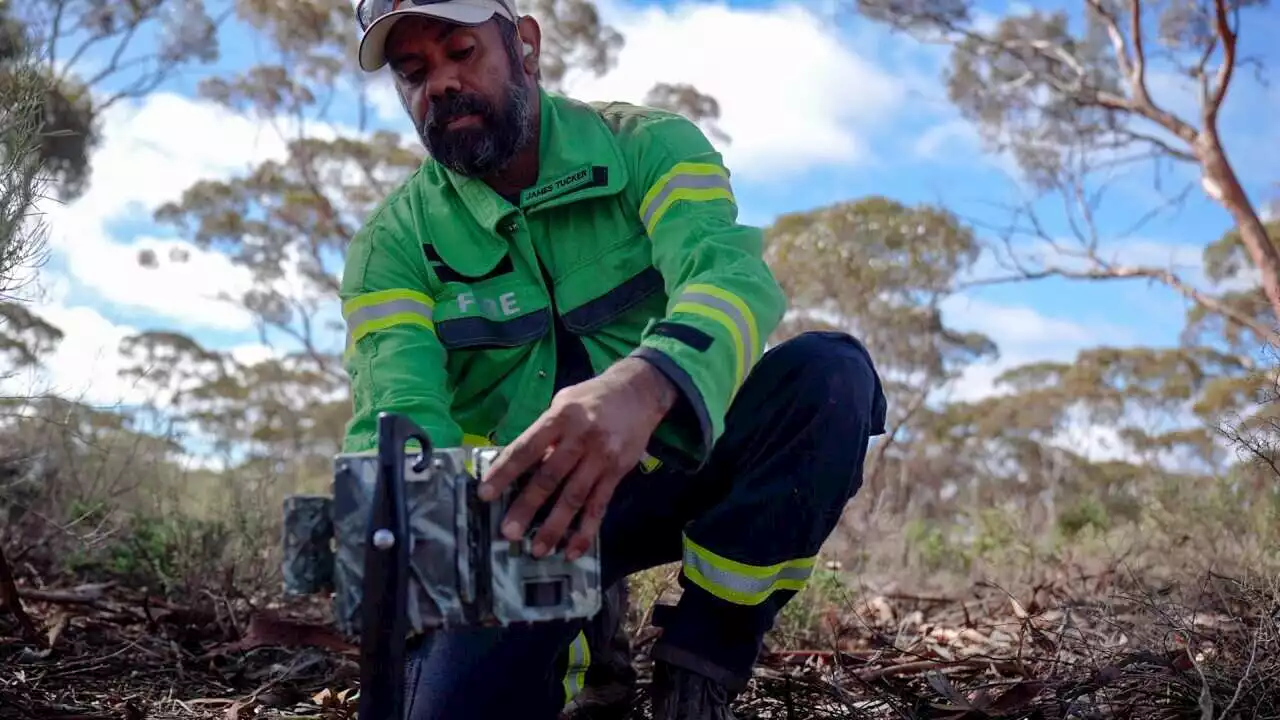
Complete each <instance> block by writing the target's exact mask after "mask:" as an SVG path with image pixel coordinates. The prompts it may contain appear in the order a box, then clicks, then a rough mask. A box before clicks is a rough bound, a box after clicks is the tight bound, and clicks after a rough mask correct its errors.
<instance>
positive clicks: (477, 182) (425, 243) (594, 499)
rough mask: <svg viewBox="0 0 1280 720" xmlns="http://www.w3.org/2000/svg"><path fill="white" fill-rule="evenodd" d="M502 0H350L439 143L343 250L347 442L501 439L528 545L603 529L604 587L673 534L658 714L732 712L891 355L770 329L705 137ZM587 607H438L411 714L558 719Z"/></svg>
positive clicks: (368, 56)
mask: <svg viewBox="0 0 1280 720" xmlns="http://www.w3.org/2000/svg"><path fill="white" fill-rule="evenodd" d="M507 3H508V0H407V1H406V0H365V2H364V3H363V4H362V5H361V7H360V8H359V15H360V21H361V25H362V29H363V31H364V34H363V36H362V39H361V47H360V65H361V67H362V68H363V69H364V70H366V71H370V72H373V71H377V70H379V69H380V68H382V67H383V66H384V65H386V66H389V67H390V72H391V75H392V77H393V78H394V80H395V84H396V87H397V89H398V92H399V95H400V98H401V100H402V101H403V104H404V107H405V109H406V111H407V112H408V114H409V116H410V118H411V119H412V121H413V124H414V127H415V128H416V129H417V131H418V135H419V136H420V138H421V140H422V142H423V143H424V145H425V146H426V148H427V150H428V152H429V154H430V159H429V160H428V161H426V162H425V163H424V164H423V165H422V167H421V168H419V169H418V171H417V172H415V173H414V174H413V175H412V176H411V177H410V178H409V179H408V180H407V181H406V182H405V183H404V184H403V185H402V186H401V187H400V188H398V189H397V190H396V191H395V192H393V193H392V194H391V196H390V197H388V198H387V199H386V200H385V201H384V202H383V204H382V205H381V207H379V208H378V209H377V210H376V211H375V212H374V213H373V214H372V215H371V217H369V218H368V220H367V222H366V224H365V226H364V227H363V228H362V229H361V230H360V231H359V233H357V235H356V236H355V238H353V240H352V243H351V246H350V248H349V250H348V253H347V260H346V268H345V271H344V274H343V279H342V290H341V295H342V300H343V312H344V316H345V317H346V321H347V324H348V350H347V358H348V359H347V368H348V372H349V373H350V375H351V379H352V393H353V402H354V417H353V418H352V420H351V423H350V425H349V427H348V432H347V437H346V443H345V449H346V450H347V451H350V452H355V451H362V450H367V449H369V448H371V447H373V446H374V443H375V425H376V417H377V414H378V413H379V412H383V411H387V412H397V413H403V414H405V415H407V416H409V417H411V418H412V419H413V420H414V421H415V422H417V423H418V424H419V425H420V426H421V427H423V428H424V429H425V430H426V431H427V432H428V433H429V434H430V436H431V439H432V442H433V444H435V445H436V446H439V447H450V446H458V445H462V444H479V443H488V444H493V445H505V446H506V449H505V450H504V452H503V454H502V456H501V457H500V459H499V460H498V462H497V463H496V464H495V466H494V467H493V468H492V470H491V472H490V473H488V475H487V476H486V477H485V478H483V482H484V484H483V485H482V490H481V496H482V498H483V499H486V500H488V499H492V498H493V497H495V496H496V495H497V494H498V493H499V492H501V491H502V490H503V489H504V488H506V487H508V486H509V485H510V484H511V483H512V482H513V481H514V480H515V479H516V478H517V477H518V476H521V475H522V474H525V473H531V480H530V484H529V486H528V488H527V489H526V490H525V491H524V492H523V493H522V494H521V495H520V497H519V498H518V499H517V500H516V502H515V503H514V505H513V506H512V508H511V509H510V511H509V513H508V515H507V516H506V518H505V519H504V523H503V528H502V531H503V533H504V535H505V536H506V537H508V538H510V539H513V540H514V539H518V538H520V537H522V536H525V535H526V533H528V532H530V527H531V525H534V526H535V527H536V528H537V529H536V531H533V532H532V543H533V552H534V553H535V554H536V555H542V554H544V553H547V552H556V551H562V552H565V553H566V554H567V555H568V556H569V557H570V558H574V557H577V556H578V555H580V554H581V553H582V552H583V551H584V549H586V548H588V547H589V544H590V542H591V540H592V538H596V539H597V541H598V542H599V547H600V552H601V562H602V573H603V576H604V577H603V582H604V584H605V585H606V586H615V584H616V583H618V582H619V581H621V580H622V579H624V578H626V577H627V576H628V575H630V574H632V573H635V572H637V571H639V570H642V569H645V568H649V567H654V566H657V565H660V564H666V563H670V562H676V561H680V562H681V563H682V568H683V571H682V574H681V586H682V589H683V592H682V595H681V598H680V601H679V604H678V605H676V606H674V607H671V608H668V610H669V612H668V613H667V614H666V615H665V616H662V617H660V618H658V617H656V618H655V624H658V625H659V626H660V627H661V628H662V635H661V638H660V639H659V641H658V642H657V643H656V644H655V646H654V648H653V650H652V653H651V654H652V657H653V659H654V661H655V666H654V683H653V687H652V689H651V693H650V695H651V699H652V703H653V711H654V716H655V717H656V718H659V719H660V720H676V719H680V720H728V719H730V718H732V717H733V715H732V714H731V712H730V709H729V705H730V702H731V701H732V700H733V699H734V697H735V696H736V695H737V694H738V693H739V692H741V691H742V690H743V688H744V687H745V685H746V683H747V681H748V679H749V678H750V675H751V669H752V666H753V665H754V663H755V660H756V656H757V654H758V652H759V650H760V647H761V644H762V640H763V636H764V634H765V633H766V632H767V631H768V630H769V629H770V628H771V627H772V625H773V622H774V618H775V616H776V614H777V612H778V611H779V610H780V609H781V608H782V606H783V605H784V604H785V603H786V602H787V601H788V600H789V599H790V598H791V597H792V596H794V594H795V592H796V591H798V590H799V589H800V588H801V587H802V586H803V583H804V581H805V579H806V578H807V577H808V575H809V573H810V572H811V571H812V567H813V562H814V556H815V555H816V554H817V552H818V550H819V548H820V546H821V545H822V543H823V542H824V540H825V539H826V537H827V536H828V535H829V534H830V532H831V531H832V530H833V529H834V527H835V525H836V523H837V521H838V519H839V517H840V514H841V511H842V509H843V507H844V505H845V503H846V502H847V501H848V500H849V499H850V498H851V497H852V496H853V495H854V493H855V492H857V490H858V488H859V487H860V485H861V480H862V465H863V461H864V459H865V456H866V450H867V445H868V443H869V439H870V437H872V436H874V435H878V434H881V433H883V431H884V428H883V424H884V413H885V401H884V396H883V394H882V391H881V387H880V382H879V379H878V378H877V376H876V372H875V369H874V367H873V364H872V361H871V359H870V358H869V357H868V355H867V352H866V351H865V349H864V348H863V347H862V345H861V344H859V343H858V342H857V341H856V340H854V339H853V338H851V337H850V336H848V335H845V334H841V333H810V334H806V335H803V336H800V337H798V338H794V339H792V340H790V341H788V342H785V343H782V344H780V345H778V346H777V347H774V348H772V349H770V350H769V351H768V352H767V353H765V352H764V351H763V348H764V344H765V340H766V338H767V337H768V336H769V334H770V333H771V332H772V331H773V330H774V328H775V327H776V325H777V323H778V322H779V321H780V319H781V317H782V315H783V312H784V309H785V299H784V297H783V295H782V292H781V291H780V289H779V287H778V285H777V283H776V282H775V281H774V279H773V277H772V275H771V274H770V272H769V269H768V267H767V266H766V265H765V264H764V262H763V261H762V258H761V253H762V241H763V238H762V233H761V232H760V230H758V229H756V228H752V227H747V226H744V225H742V224H739V223H738V222H737V220H736V218H737V209H736V202H735V199H734V196H733V192H732V188H731V186H730V183H729V176H728V171H727V170H726V169H725V168H724V166H723V164H722V162H721V158H720V155H719V154H717V153H716V151H715V150H714V149H713V148H712V146H711V145H710V143H709V142H708V141H707V140H706V138H705V137H704V135H703V134H702V133H701V132H700V131H699V130H698V129H697V127H696V126H694V125H693V124H692V123H690V122H689V121H687V120H685V119H684V118H682V117H680V116H678V115H675V114H672V113H667V112H661V111H658V110H654V109H650V108H644V107H637V106H633V105H628V104H622V103H608V104H591V105H588V104H584V103H580V102H576V101H573V100H570V99H567V98H564V97H560V96H557V95H554V94H551V93H549V92H546V91H545V90H544V89H542V88H541V87H540V86H539V82H538V77H539V75H538V58H539V52H540V49H541V40H542V37H541V32H540V29H539V27H538V24H537V22H536V21H535V20H534V19H533V18H530V17H527V16H525V17H521V16H518V15H517V14H516V12H515V11H514V9H513V8H512V7H511V6H510V5H508V4H507ZM606 510H607V513H606ZM535 514H539V515H540V517H541V518H542V519H541V522H540V523H533V520H534V518H535ZM608 609H609V610H611V611H613V613H614V614H616V611H617V610H618V608H617V606H616V605H611V606H610V607H609V608H608ZM610 614H611V613H610V612H605V613H602V617H601V618H599V619H597V622H598V623H599V624H598V625H597V626H596V627H595V628H594V629H595V630H596V631H597V632H595V633H592V635H591V636H592V637H594V638H596V639H597V640H596V641H595V642H596V643H597V644H598V643H601V642H606V643H607V639H608V638H609V636H610V635H611V634H612V633H613V631H612V628H614V627H616V622H613V621H612V620H611V619H610V618H609V617H606V616H609V615H610ZM583 629H584V628H583V626H582V624H581V623H538V624H534V625H531V626H525V627H512V628H494V629H474V630H473V629H456V630H448V631H443V632H438V633H434V634H432V635H431V636H429V637H428V638H427V639H426V640H425V641H424V642H423V643H422V644H421V646H419V647H417V648H415V649H414V650H413V653H412V658H411V660H410V667H409V669H408V681H407V685H408V687H407V688H406V692H407V693H409V697H408V699H407V704H408V707H409V710H408V714H409V717H410V718H412V720H435V719H437V718H451V719H454V718H467V719H469V720H485V719H488V718H495V719H497V718H502V719H506V718H516V717H518V718H523V719H528V720H552V719H553V718H556V717H557V714H558V713H559V712H560V711H561V710H562V709H563V708H564V707H565V705H566V703H567V702H568V701H569V700H571V699H572V698H573V697H574V696H575V695H576V693H577V690H578V689H579V688H580V687H581V682H582V669H583V664H584V663H583V662H582V661H583V659H584V658H585V657H586V656H587V655H588V654H590V652H591V651H593V650H603V649H604V648H601V647H598V646H597V647H595V648H592V647H590V644H589V645H588V647H586V648H583V647H582V638H583V637H584V635H583Z"/></svg>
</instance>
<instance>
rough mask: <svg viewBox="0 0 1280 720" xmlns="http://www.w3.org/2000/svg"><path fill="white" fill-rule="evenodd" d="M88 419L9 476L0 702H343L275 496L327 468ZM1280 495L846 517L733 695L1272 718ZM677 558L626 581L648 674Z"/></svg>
mask: <svg viewBox="0 0 1280 720" xmlns="http://www.w3.org/2000/svg"><path fill="white" fill-rule="evenodd" d="M95 442H98V443H100V444H102V446H103V447H104V448H106V449H104V450H102V451H101V452H99V453H97V454H94V453H85V452H83V451H78V452H76V453H72V452H71V451H70V450H66V451H63V452H62V453H61V458H62V459H61V460H59V462H57V463H54V464H52V465H50V466H48V467H46V468H45V469H44V471H43V474H42V475H40V476H38V477H34V478H33V477H32V476H30V475H29V474H20V473H19V474H14V475H12V476H4V475H3V474H0V499H4V500H5V501H6V502H4V503H0V515H2V514H4V513H8V521H7V522H6V523H5V525H4V527H0V532H2V533H3V534H5V535H6V537H3V538H0V543H2V545H0V546H2V547H5V549H6V550H7V551H8V552H9V553H10V555H9V556H10V558H11V559H13V560H14V570H15V574H16V576H17V579H18V583H19V586H20V587H21V589H22V603H23V605H24V606H25V607H26V608H27V609H28V610H30V613H31V616H32V618H33V623H34V625H35V627H36V630H37V632H36V634H35V635H31V634H24V632H23V631H22V628H20V627H19V626H18V624H17V623H16V622H15V621H14V620H13V618H12V615H11V614H10V613H6V612H3V608H0V718H41V719H49V720H72V719H73V718H74V719H76V720H98V719H99V718H101V719H102V720H105V719H106V718H127V719H128V720H140V719H141V718H144V717H146V718H222V719H223V720H234V719H239V718H248V717H325V718H342V717H347V716H349V715H350V713H351V711H352V703H351V702H350V700H351V697H352V695H353V693H354V686H355V683H356V678H357V672H356V670H357V668H356V666H355V662H354V656H353V653H352V650H353V648H352V647H351V646H350V645H349V644H348V643H347V642H346V641H345V640H344V639H342V638H339V637H336V636H335V635H334V633H333V631H332V630H330V629H329V628H328V625H327V612H328V609H327V607H325V606H324V605H322V604H318V603H316V602H309V603H293V604H289V605H280V604H279V603H278V599H279V598H278V597H277V595H278V588H279V575H278V570H277V568H278V556H277V555H276V553H277V552H278V547H277V538H278V536H279V535H278V531H279V526H278V521H279V512H278V509H279V507H280V498H282V497H283V496H284V495H285V494H287V493H289V492H296V491H300V490H314V489H316V488H314V487H310V488H307V487H304V485H305V482H304V481H303V480H301V479H296V478H294V479H288V480H287V481H281V480H280V479H279V478H273V477H271V476H269V475H262V474H259V475H244V476H243V477H239V476H237V477H230V478H229V477H227V476H217V475H215V474H212V473H207V472H203V471H198V470H191V471H182V470H176V469H174V468H172V467H171V466H165V465H164V464H163V463H161V462H160V461H159V459H158V457H159V456H158V453H159V454H162V453H163V451H162V450H157V449H155V448H152V447H150V446H149V445H147V443H145V442H136V441H134V440H130V441H129V443H128V444H126V445H125V446H124V449H123V450H122V448H121V445H120V443H119V442H115V443H113V444H110V445H107V444H104V443H103V441H102V440H101V439H98V440H95ZM126 451H127V452H126ZM6 477H8V479H7V480H6ZM6 505H7V507H6ZM1277 508H1280V502H1276V501H1275V500H1274V499H1270V500H1268V498H1267V497H1265V496H1264V497H1261V498H1256V499H1254V500H1253V501H1251V502H1250V503H1249V504H1247V505H1245V504H1241V503H1240V502H1238V498H1236V497H1235V496H1232V495H1230V494H1229V493H1226V492H1225V491H1222V489H1221V488H1214V487H1208V486H1204V485H1199V486H1197V487H1194V488H1186V489H1183V490H1179V489H1176V488H1175V489H1173V490H1168V491H1165V490H1161V491H1160V492H1153V493H1152V494H1151V496H1150V498H1149V501H1148V502H1147V504H1146V505H1145V506H1144V508H1143V509H1142V511H1141V512H1140V513H1137V514H1135V515H1132V516H1129V517H1126V518H1125V519H1123V521H1121V520H1117V519H1116V518H1114V517H1110V516H1108V514H1107V513H1106V512H1105V508H1104V512H1099V513H1092V514H1089V513H1086V514H1085V515H1084V517H1085V519H1086V520H1087V522H1079V521H1078V519H1077V520H1075V521H1072V522H1071V523H1065V522H1062V521H1061V519H1060V521H1059V522H1058V523H1057V524H1055V525H1051V526H1049V527H1044V526H1033V525H1032V524H1030V523H1029V522H1028V521H1027V520H1026V519H1025V518H1024V517H1023V516H1021V515H1020V514H1019V513H1017V512H1011V511H1003V510H1001V509H999V508H986V509H983V510H981V511H978V510H975V511H972V512H968V514H967V519H966V518H962V519H965V520H966V522H967V525H964V526H963V527H962V526H961V525H959V524H956V521H955V520H954V519H952V520H949V521H948V523H946V524H943V523H938V522H935V521H934V520H933V519H930V518H912V517H896V516H895V517H887V516H872V517H860V518H859V520H858V522H857V523H856V524H853V525H852V526H851V527H846V528H844V529H842V530H841V532H839V533H838V534H837V536H836V537H834V538H833V539H832V542H831V543H829V546H828V548H827V549H826V552H825V553H824V563H823V564H822V566H821V569H820V571H819V572H818V573H817V576H816V577H815V578H814V580H813V582H812V583H811V585H810V587H809V588H808V589H807V590H806V591H805V592H803V593H801V594H800V595H799V596H797V597H796V598H795V599H794V600H793V601H792V602H791V603H790V604H789V605H788V606H787V607H786V608H785V609H784V611H783V612H782V614H781V615H780V616H779V618H778V624H777V626H776V627H775V629H774V631H773V632H772V633H771V634H770V636H769V638H768V642H767V652H766V653H765V655H764V656H763V657H762V658H761V661H760V664H759V669H758V672H757V677H756V679H755V682H754V683H753V685H752V687H751V689H750V690H749V692H748V693H747V694H746V695H745V696H744V697H743V698H741V699H740V702H739V704H738V711H739V715H740V717H742V718H744V720H745V719H746V718H771V719H772V718H786V719H788V720H805V719H807V718H855V717H857V718H862V717H867V718H891V717H903V718H935V717H936V718H947V719H948V720H971V719H973V720H976V719H978V718H1044V719H1046V720H1058V719H1059V718H1061V719H1064V720H1065V719H1066V718H1080V719H1081V720H1085V719H1089V720H1092V719H1094V718H1098V719H1101V718H1144V719H1145V718H1182V717H1187V718H1201V719H1202V720H1207V719H1209V718H1237V717H1238V718H1271V717H1280V711H1276V710H1272V709H1271V708H1272V707H1273V706H1275V705H1276V704H1277V701H1280V697H1277V694H1278V693H1280V686H1278V682H1280V681H1278V680H1277V678H1280V600H1278V597H1280V594H1278V591H1277V589H1276V586H1275V580H1274V579H1275V578H1276V577H1277V572H1276V571H1277V570H1278V569H1280V517H1278V516H1277ZM952 530H962V531H963V532H951V531H952ZM676 569H677V568H675V567H674V566H668V567H664V568H658V569H656V570H654V571H650V572H648V573H643V574H641V575H639V576H636V577H635V578H633V579H632V586H633V592H632V597H633V603H634V605H633V608H632V618H631V624H632V628H633V631H634V633H635V637H636V646H637V650H638V664H639V665H640V667H641V671H642V673H641V674H642V678H644V677H645V673H646V671H647V670H646V664H647V661H646V658H645V655H644V653H645V650H646V649H647V647H648V644H649V643H650V642H651V641H652V640H653V631H652V629H651V628H649V623H648V620H649V614H650V611H651V609H652V607H653V605H654V603H656V602H670V601H672V600H674V599H675V597H676V596H677V595H678V585H677V583H676ZM86 583H91V584H89V585H86ZM645 712H646V710H645V708H644V706H643V703H642V704H641V706H640V707H638V708H637V709H636V711H635V717H636V718H643V717H646V715H645Z"/></svg>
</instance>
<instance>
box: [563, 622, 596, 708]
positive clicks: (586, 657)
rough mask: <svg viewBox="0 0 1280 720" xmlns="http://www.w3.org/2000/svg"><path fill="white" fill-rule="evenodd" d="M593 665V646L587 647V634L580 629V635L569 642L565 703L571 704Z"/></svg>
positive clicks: (584, 683)
mask: <svg viewBox="0 0 1280 720" xmlns="http://www.w3.org/2000/svg"><path fill="white" fill-rule="evenodd" d="M589 667H591V648H589V647H587V636H586V635H585V634H584V633H583V632H582V631H578V636H577V637H575V638H574V639H573V642H571V643H569V666H568V668H566V669H565V673H564V703H565V704H566V705H568V704H569V702H570V701H572V700H573V699H574V698H575V697H577V696H578V693H580V692H582V688H583V686H585V685H586V683H587V668H589Z"/></svg>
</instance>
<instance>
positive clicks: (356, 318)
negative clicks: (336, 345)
mask: <svg viewBox="0 0 1280 720" xmlns="http://www.w3.org/2000/svg"><path fill="white" fill-rule="evenodd" d="M399 313H413V314H414V315H420V316H422V317H424V318H426V319H427V320H430V319H431V318H432V308H431V306H430V305H428V304H427V303H424V302H421V301H419V300H412V299H409V298H401V299H399V300H388V301H386V302H380V303H378V304H376V305H369V306H367V307H362V308H360V309H359V310H356V311H355V312H353V313H351V314H350V315H348V316H347V342H348V344H350V342H351V341H352V340H353V339H354V336H355V333H356V331H357V330H359V329H360V326H361V325H364V324H365V323H367V322H370V321H372V320H381V319H382V318H385V317H390V316H392V315H396V314H399Z"/></svg>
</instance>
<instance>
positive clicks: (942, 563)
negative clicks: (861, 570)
mask: <svg viewBox="0 0 1280 720" xmlns="http://www.w3.org/2000/svg"><path fill="white" fill-rule="evenodd" d="M956 532H958V529H957V528H956V527H955V526H954V525H952V524H950V523H948V524H945V525H944V524H939V523H936V522H929V521H926V520H923V519H921V518H914V519H912V520H910V521H908V522H907V523H906V524H905V525H904V526H903V531H902V536H903V542H904V543H906V546H907V552H908V553H909V554H910V556H911V558H912V559H913V560H914V562H915V563H916V564H918V565H919V566H920V567H921V568H922V569H924V570H926V571H928V572H937V571H939V570H943V569H957V568H958V569H962V570H963V571H965V572H967V571H968V570H969V554H968V553H967V552H965V550H964V548H962V547H960V546H959V545H957V544H956V542H955V541H954V540H953V539H952V537H953V535H954V534H955V533H956Z"/></svg>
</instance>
